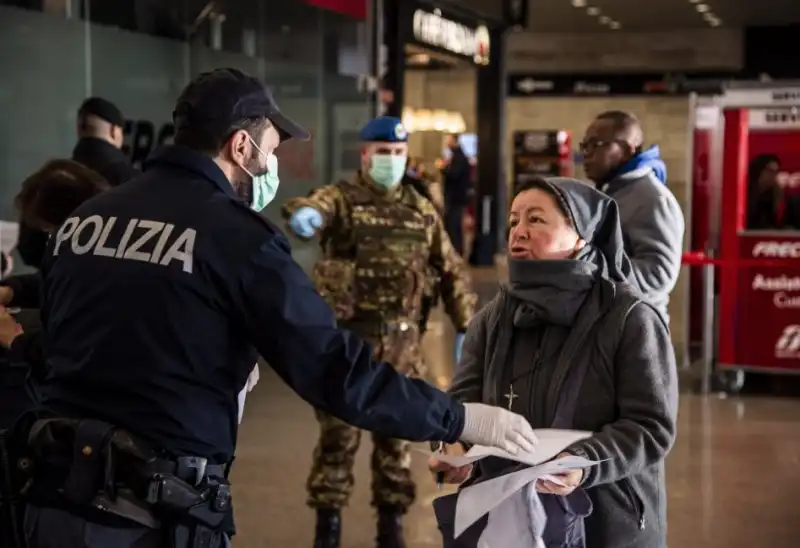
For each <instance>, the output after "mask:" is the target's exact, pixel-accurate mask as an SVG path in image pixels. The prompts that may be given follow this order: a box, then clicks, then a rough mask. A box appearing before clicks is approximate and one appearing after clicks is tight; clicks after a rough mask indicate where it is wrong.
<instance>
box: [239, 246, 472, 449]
mask: <svg viewBox="0 0 800 548" xmlns="http://www.w3.org/2000/svg"><path fill="white" fill-rule="evenodd" d="M239 285H240V287H241V295H240V297H239V301H240V303H241V308H242V315H243V321H244V322H245V324H246V325H247V328H248V331H249V332H250V334H251V340H252V341H253V343H254V345H255V347H256V348H257V350H258V351H259V352H260V353H261V355H262V356H263V357H264V359H265V360H266V361H267V363H269V365H270V366H272V368H273V369H274V370H275V371H276V372H277V373H278V375H280V376H281V378H283V380H284V381H285V382H286V383H287V384H288V385H289V386H290V387H291V388H292V389H293V390H294V391H295V392H297V393H298V394H299V395H300V397H302V398H303V399H304V400H306V401H307V402H308V403H310V404H311V405H313V406H314V407H315V408H317V409H320V410H322V411H325V412H328V413H330V414H332V415H333V416H335V417H338V418H339V419H341V420H343V421H345V422H347V423H348V424H352V425H353V426H357V427H359V428H364V429H366V430H372V431H374V432H376V433H378V434H379V435H381V436H383V437H387V438H401V439H407V440H411V441H428V440H441V441H446V442H448V443H452V442H454V441H456V440H457V439H458V438H459V436H460V435H461V432H462V430H463V428H464V407H463V405H462V404H460V403H458V402H457V401H456V400H455V399H453V398H451V397H450V396H448V395H447V394H445V393H444V392H441V391H440V390H438V389H437V388H435V387H434V386H432V385H430V384H428V383H426V382H425V381H423V380H419V379H409V378H407V377H405V376H403V375H401V374H399V373H398V372H397V371H395V370H394V369H393V368H392V367H391V366H389V365H387V364H385V363H375V362H374V361H373V360H372V356H371V354H372V352H371V349H370V347H369V345H367V344H365V343H364V342H362V341H361V340H360V339H359V338H358V337H356V336H355V335H354V334H353V333H351V332H349V331H346V330H343V329H339V328H338V327H337V326H336V320H335V318H334V315H333V312H332V311H331V309H330V308H329V307H328V305H327V304H326V303H325V301H324V300H323V299H322V297H320V296H319V294H318V293H317V291H316V289H315V288H314V285H313V284H312V283H311V280H309V278H308V277H307V276H306V274H305V273H304V272H303V270H302V269H301V268H300V267H299V266H298V265H297V263H295V261H294V259H292V256H291V254H290V251H289V244H288V242H287V241H286V239H285V237H284V236H283V235H275V236H274V237H272V238H270V239H269V240H268V241H267V242H266V243H265V244H264V245H263V246H262V247H261V248H260V249H259V250H258V251H257V252H256V253H255V254H254V255H253V256H252V257H251V259H250V261H249V264H247V265H245V268H244V272H243V275H242V278H241V280H240V283H239Z"/></svg>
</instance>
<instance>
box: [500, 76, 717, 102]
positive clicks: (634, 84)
mask: <svg viewBox="0 0 800 548" xmlns="http://www.w3.org/2000/svg"><path fill="white" fill-rule="evenodd" d="M721 91H722V79H721V78H714V77H707V76H705V75H704V76H703V77H692V78H689V77H686V76H665V75H663V74H628V75H614V74H609V75H602V74H587V75H552V74H513V75H511V76H509V85H508V93H509V95H510V96H512V97H529V96H547V95H549V96H590V97H591V96H610V95H611V96H613V95H688V94H689V93H692V92H694V93H698V94H701V95H714V94H717V93H721Z"/></svg>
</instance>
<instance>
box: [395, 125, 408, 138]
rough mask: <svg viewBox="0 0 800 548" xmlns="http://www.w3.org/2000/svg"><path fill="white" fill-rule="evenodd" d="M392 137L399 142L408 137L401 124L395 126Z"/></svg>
mask: <svg viewBox="0 0 800 548" xmlns="http://www.w3.org/2000/svg"><path fill="white" fill-rule="evenodd" d="M394 136H395V137H397V138H398V139H400V140H403V139H405V138H406V137H408V132H407V131H406V128H405V127H404V126H403V124H397V126H395V128H394Z"/></svg>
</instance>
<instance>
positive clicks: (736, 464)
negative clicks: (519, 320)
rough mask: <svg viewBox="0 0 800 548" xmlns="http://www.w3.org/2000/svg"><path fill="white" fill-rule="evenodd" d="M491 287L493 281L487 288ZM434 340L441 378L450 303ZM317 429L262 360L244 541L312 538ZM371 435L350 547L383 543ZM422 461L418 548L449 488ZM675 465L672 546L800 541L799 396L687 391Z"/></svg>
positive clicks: (409, 525) (765, 547)
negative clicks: (372, 500)
mask: <svg viewBox="0 0 800 548" xmlns="http://www.w3.org/2000/svg"><path fill="white" fill-rule="evenodd" d="M492 287H493V282H492V281H491V280H486V281H484V282H483V283H482V284H481V289H482V290H483V291H482V293H483V294H484V295H487V294H489V293H491V291H492ZM425 350H426V357H427V360H428V363H429V364H430V365H431V366H432V367H433V369H434V374H435V377H438V378H439V379H440V380H441V381H446V379H447V376H448V374H449V368H450V367H451V364H452V330H451V328H450V326H449V323H448V321H447V319H446V318H445V317H443V316H442V315H441V314H437V316H436V318H434V322H433V326H432V328H431V332H430V333H429V334H428V335H427V337H426V340H425ZM687 385H688V383H687ZM316 434H317V426H316V423H315V421H314V417H313V414H312V412H311V410H310V409H309V408H308V406H307V405H306V404H304V403H303V402H302V401H301V400H300V399H299V398H297V397H296V396H295V395H294V394H293V393H292V392H291V391H289V390H288V389H287V388H286V387H285V386H284V385H283V383H282V382H281V381H280V379H278V378H277V377H276V376H275V375H274V373H272V372H270V371H263V372H262V376H261V381H260V383H259V385H258V386H257V388H256V390H255V391H254V392H253V393H252V394H251V396H250V398H248V402H247V408H246V411H245V420H244V423H243V425H242V428H241V432H240V441H239V451H238V458H237V461H236V464H235V466H234V474H233V482H234V484H235V497H236V498H235V506H236V514H237V521H238V528H239V534H238V535H237V536H236V538H235V539H234V547H238V548H256V547H270V548H273V547H277V548H306V547H308V548H310V547H311V546H312V538H313V532H314V531H313V528H314V515H313V513H312V512H311V510H309V509H308V508H306V506H305V480H306V474H307V473H308V469H309V466H310V463H311V451H312V449H313V447H314V444H315V442H316ZM369 445H370V444H369V437H368V436H365V437H364V442H363V446H362V448H361V451H360V452H359V457H358V460H357V464H356V482H357V484H356V493H355V495H354V497H353V500H352V501H351V504H350V507H349V508H348V509H347V510H346V512H345V514H344V518H345V522H344V542H343V546H344V547H345V548H371V547H373V546H374V542H373V540H372V539H373V536H374V529H375V526H374V519H373V514H372V510H371V509H370V508H369V479H370V475H369V454H370V446H369ZM413 466H414V471H415V477H416V478H417V480H418V485H419V489H418V490H419V498H418V504H417V505H416V507H415V508H414V509H413V510H412V512H411V514H410V515H409V517H408V518H407V521H406V539H407V541H408V543H409V548H433V547H440V546H441V542H440V541H439V540H438V533H437V530H436V526H435V524H434V520H433V513H432V509H431V500H432V499H434V498H435V497H437V496H439V495H440V494H442V492H443V491H438V490H437V489H436V486H435V485H434V483H433V482H432V481H431V480H430V478H429V476H428V474H427V472H426V468H425V458H424V457H423V456H420V455H415V456H414V461H413ZM668 474H669V475H668V494H669V504H670V506H669V520H670V523H669V527H670V546H672V547H678V548H722V547H726V548H728V547H733V548H739V547H741V548H798V547H800V504H798V502H797V500H798V497H797V493H798V491H800V398H775V397H770V396H766V395H749V396H742V397H729V398H721V397H718V396H709V397H705V398H704V397H701V396H698V395H694V394H690V393H685V394H684V395H683V396H682V399H681V408H680V427H679V436H678V441H677V444H676V446H675V448H674V450H673V451H672V453H671V455H670V457H669V460H668Z"/></svg>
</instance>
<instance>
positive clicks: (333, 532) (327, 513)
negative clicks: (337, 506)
mask: <svg viewBox="0 0 800 548" xmlns="http://www.w3.org/2000/svg"><path fill="white" fill-rule="evenodd" d="M341 542H342V514H341V513H340V512H339V510H334V509H327V508H320V509H319V510H317V532H316V535H315V537H314V548H339V547H340V546H341Z"/></svg>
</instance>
